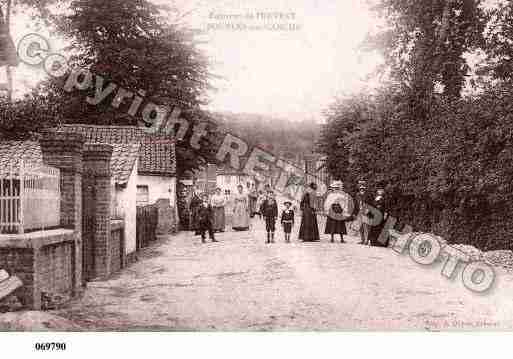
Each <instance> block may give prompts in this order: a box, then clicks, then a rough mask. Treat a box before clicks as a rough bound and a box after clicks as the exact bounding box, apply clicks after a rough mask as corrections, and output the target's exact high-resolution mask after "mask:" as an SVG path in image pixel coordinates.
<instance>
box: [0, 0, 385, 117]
mask: <svg viewBox="0 0 513 359" xmlns="http://www.w3.org/2000/svg"><path fill="white" fill-rule="evenodd" d="M153 1H155V2H158V3H165V4H168V2H166V0H153ZM175 2H176V7H177V8H178V9H180V12H181V13H183V14H187V15H186V16H185V17H183V19H182V23H183V24H185V25H186V26H188V27H191V28H193V29H196V30H197V31H198V32H199V33H200V35H199V38H200V39H201V40H203V41H204V44H203V45H202V47H203V49H204V50H205V52H206V54H207V55H208V57H209V59H210V60H211V65H212V66H211V69H212V72H213V73H214V74H216V75H217V76H219V77H220V78H219V79H215V80H213V85H214V87H215V88H216V89H217V90H216V91H213V92H211V93H209V98H210V104H209V106H208V108H209V109H211V110H214V111H231V112H244V113H260V114H264V115H271V116H276V117H286V118H289V119H292V120H295V119H297V120H305V119H311V120H316V121H322V111H323V109H324V108H326V106H327V105H328V104H329V103H330V102H331V101H332V100H333V99H334V98H335V96H338V95H343V94H350V93H355V92H358V91H361V90H362V89H365V88H366V86H369V85H370V86H372V84H369V82H368V81H366V76H367V75H368V74H369V72H370V71H372V70H373V69H374V67H375V65H376V64H377V63H378V62H379V61H380V59H379V57H378V56H376V55H374V56H370V55H362V54H359V53H358V51H357V47H358V45H359V43H360V42H361V41H362V40H363V38H364V37H365V35H366V33H367V32H368V31H369V30H371V29H372V27H373V24H374V23H375V22H374V21H373V19H372V17H371V14H370V13H369V11H368V9H367V8H366V6H365V1H364V0H362V1H357V0H337V1H335V0H303V1H299V0H252V1H249V0H232V1H227V0H175ZM271 16H276V17H280V16H281V17H282V18H281V19H279V18H275V19H272V18H270V17H271ZM264 17H265V19H264ZM278 26H281V27H283V26H284V27H286V29H287V30H283V29H281V30H276V29H275V28H276V27H278ZM269 28H271V29H274V30H269ZM31 30H32V25H31V21H30V19H29V18H28V17H25V16H19V15H18V16H16V22H15V24H14V26H13V29H12V32H13V34H14V39H15V42H17V41H18V40H19V39H20V38H21V37H22V36H24V35H25V34H26V33H28V32H30V31H31ZM44 32H45V30H44V29H43V33H44ZM46 33H47V34H48V32H46ZM48 35H51V34H48ZM52 43H53V46H54V48H59V47H61V46H62V43H60V41H59V39H55V38H53V40H52ZM43 77H44V73H43V72H42V71H38V70H37V69H34V68H30V67H28V66H25V65H20V66H19V67H18V68H17V69H16V73H15V80H16V82H15V84H16V87H17V88H18V93H17V95H18V96H19V95H21V94H22V93H23V91H26V89H28V88H31V87H33V86H34V85H35V84H36V83H37V82H38V81H40V80H41V79H42V78H43ZM0 79H1V78H0Z"/></svg>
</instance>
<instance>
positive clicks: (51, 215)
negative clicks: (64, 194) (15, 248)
mask: <svg viewBox="0 0 513 359" xmlns="http://www.w3.org/2000/svg"><path fill="white" fill-rule="evenodd" d="M60 211H61V194H60V171H59V169H57V168H53V167H49V166H44V165H40V164H34V163H27V162H23V161H21V162H20V165H19V166H9V167H7V168H1V169H0V234H5V233H26V232H30V231H34V230H44V229H47V228H54V227H58V226H59V224H60Z"/></svg>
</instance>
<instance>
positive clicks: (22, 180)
mask: <svg viewBox="0 0 513 359" xmlns="http://www.w3.org/2000/svg"><path fill="white" fill-rule="evenodd" d="M19 176H20V195H19V201H20V205H19V208H18V211H19V212H18V223H19V227H18V233H19V234H23V224H24V223H25V222H24V221H23V213H24V203H23V202H24V201H25V163H24V162H23V160H21V161H20V173H19Z"/></svg>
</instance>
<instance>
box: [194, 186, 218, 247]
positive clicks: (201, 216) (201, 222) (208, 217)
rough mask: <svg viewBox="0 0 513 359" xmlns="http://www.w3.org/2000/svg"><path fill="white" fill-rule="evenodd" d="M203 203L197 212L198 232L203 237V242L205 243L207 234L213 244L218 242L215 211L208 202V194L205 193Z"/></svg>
mask: <svg viewBox="0 0 513 359" xmlns="http://www.w3.org/2000/svg"><path fill="white" fill-rule="evenodd" d="M201 197H202V198H201V199H202V201H201V204H200V205H199V207H198V210H197V219H198V231H199V234H200V235H201V242H202V243H205V242H206V241H205V239H206V232H208V236H209V238H210V239H211V240H212V242H217V240H216V239H215V238H214V209H213V208H212V205H211V204H210V203H209V201H208V194H206V193H203V195H202V196H201Z"/></svg>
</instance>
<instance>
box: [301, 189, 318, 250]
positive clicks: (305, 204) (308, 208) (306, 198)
mask: <svg viewBox="0 0 513 359" xmlns="http://www.w3.org/2000/svg"><path fill="white" fill-rule="evenodd" d="M316 189H317V185H316V184H315V183H310V185H309V186H308V188H307V189H306V191H305V194H304V195H303V198H302V199H301V204H300V209H301V211H302V216H301V225H300V227H299V239H301V240H302V241H303V242H317V241H320V237H319V226H318V225H317V214H316V213H315V206H314V200H315V197H314V196H315V190H316Z"/></svg>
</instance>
